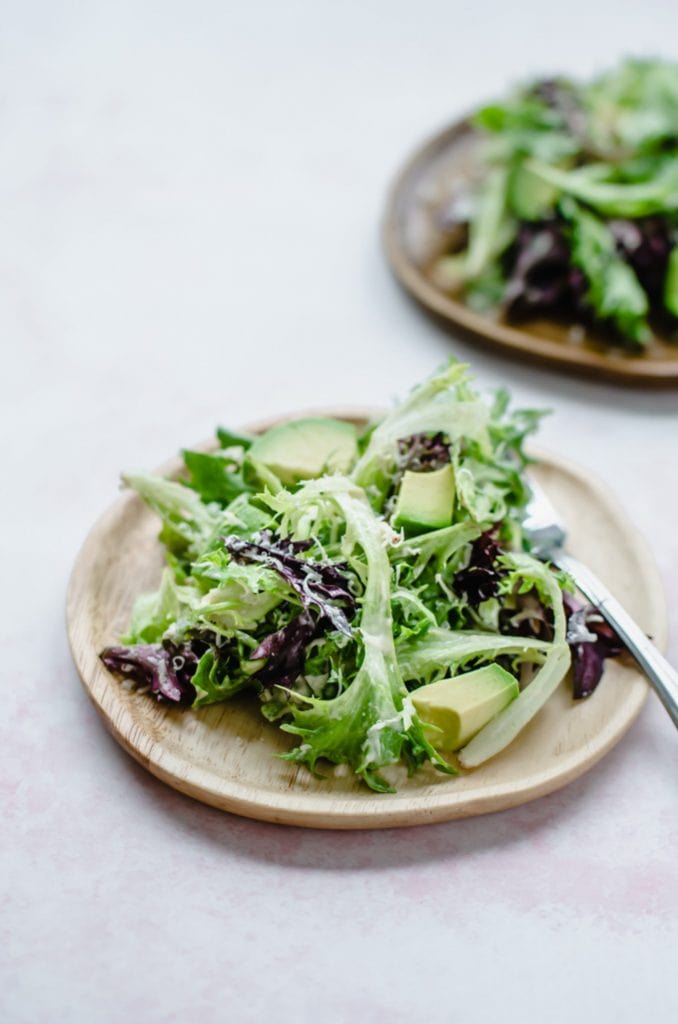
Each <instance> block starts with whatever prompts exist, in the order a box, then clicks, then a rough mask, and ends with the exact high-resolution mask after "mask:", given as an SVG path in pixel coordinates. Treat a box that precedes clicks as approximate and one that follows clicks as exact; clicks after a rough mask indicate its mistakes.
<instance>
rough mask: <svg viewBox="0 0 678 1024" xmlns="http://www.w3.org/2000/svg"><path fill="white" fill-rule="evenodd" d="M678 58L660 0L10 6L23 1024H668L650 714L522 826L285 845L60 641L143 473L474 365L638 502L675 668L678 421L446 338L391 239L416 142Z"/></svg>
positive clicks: (610, 390) (4, 862)
mask: <svg viewBox="0 0 678 1024" xmlns="http://www.w3.org/2000/svg"><path fill="white" fill-rule="evenodd" d="M677 31H678V9H677V8H676V7H675V5H671V4H669V3H668V2H664V3H660V2H659V0H648V2H647V3H644V4H640V5H639V4H631V3H626V2H620V0H616V2H614V3H612V2H608V0H605V2H600V3H597V4H592V3H590V2H588V3H585V2H583V0H571V2H570V3H568V4H565V5H561V6H560V7H558V6H557V5H556V6H554V5H551V4H536V3H532V2H530V3H524V4H519V5H514V4H504V3H500V2H499V0H494V2H489V0H479V2H477V3H475V4H462V3H454V2H449V0H448V2H446V3H432V2H427V0H423V2H421V3H416V4H415V3H406V2H400V0H397V2H396V0H390V2H366V0H362V2H360V3H358V2H353V0H345V2H343V3H341V4H339V3H336V4H333V3H331V2H316V3H314V4H311V3H284V4H283V3H280V4H277V3H274V2H273V0H271V2H269V3H263V2H260V0H258V2H250V3H243V4H235V3H232V2H231V3H224V2H220V3H217V2H214V3H187V2H186V3H181V4H180V3H173V2H170V3H168V2H164V3H161V2H157V3H137V2H135V3H131V2H130V3H128V2H120V3H116V4H104V5H101V7H100V5H99V4H96V3H87V4H78V3H66V2H64V0H59V2H56V3H46V2H45V3H36V2H31V0H22V2H20V3H19V2H14V0H8V2H6V3H5V4H4V6H3V15H2V32H1V33H0V125H1V135H2V146H1V153H2V156H1V157H0V224H1V226H2V257H1V263H0V345H1V350H2V384H3V387H2V400H1V401H0V421H1V422H0V427H1V429H0V436H1V437H2V439H3V447H2V460H3V471H2V477H3V488H2V494H3V498H2V529H1V530H0V565H1V566H2V583H1V586H0V602H1V604H2V609H1V614H0V657H1V658H2V667H3V676H4V701H3V703H4V708H3V713H2V715H1V716H0V736H1V741H0V793H1V794H2V843H1V844H0V857H1V860H0V886H1V891H2V913H1V915H0V1019H2V1021H3V1022H4V1021H6V1022H11V1024H15V1022H17V1024H18V1022H20V1024H29V1022H30V1024H43V1022H49V1024H57V1022H58V1024H62V1022H63V1024H71V1022H81V1021H82V1022H86V1024H99V1022H101V1024H117V1022H119V1021H120V1022H122V1021H124V1022H132V1024H136V1022H144V1024H170V1022H173V1024H183V1022H193V1021H200V1022H201V1024H213V1022H222V1021H224V1022H235V1024H239V1022H249V1021H253V1022H254V1021H257V1022H258V1021H264V1020H269V1019H273V1020H276V1021H281V1022H287V1021H290V1022H292V1021H294V1022H295V1024H306V1022H312V1024H317V1022H320V1021H322V1022H325V1024H344V1022H347V1024H348V1022H360V1024H381V1022H382V1021H390V1022H393V1024H400V1022H402V1024H405V1022H408V1024H410V1022H419V1021H422V1022H423V1021H426V1022H431V1024H438V1022H440V1024H446V1022H448V1021H450V1022H451V1021H456V1020H460V1021H466V1022H470V1024H474V1022H484V1021H493V1022H494V1021H498V1020H502V1019H504V1018H506V1017H507V1018H508V1020H510V1021H513V1020H516V1021H520V1022H521V1024H537V1022H539V1024H541V1022H543V1021H548V1022H549V1024H559V1022H561V1021H562V1022H565V1021H567V1022H568V1024H569V1022H572V1021H574V1022H577V1024H583V1022H588V1021H591V1022H593V1021H595V1022H596V1024H607V1022H610V1024H611V1022H615V1024H626V1022H629V1024H630V1022H632V1021H633V1022H637V1021H647V1022H648V1024H653V1022H664V1021H666V1022H668V1021H673V1020H676V1019H678V997H677V995H676V992H677V990H676V985H675V962H676V948H677V940H678V914H677V911H678V872H677V870H676V852H677V851H678V825H677V822H678V814H677V812H678V796H677V791H676V776H677V774H678V772H677V768H678V756H677V755H678V744H677V743H676V736H675V731H674V730H673V728H672V726H671V724H670V722H669V720H668V718H667V716H666V715H665V714H664V713H663V711H662V709H661V707H660V706H659V705H658V703H657V702H656V701H655V700H654V699H653V698H650V699H649V701H648V703H647V705H646V707H645V709H644V711H643V713H642V714H641V716H640V718H639V720H638V721H637V722H636V723H635V724H634V726H633V727H632V729H631V731H630V732H629V734H628V735H627V736H626V738H625V739H624V740H623V741H622V742H621V743H620V744H619V745H618V746H617V747H616V748H615V750H613V751H612V753H610V754H609V755H608V756H607V757H606V758H605V759H604V760H603V761H602V762H601V763H600V764H599V765H598V766H597V767H596V768H595V769H593V770H592V771H591V772H590V773H589V774H587V775H586V776H584V777H583V778H581V779H579V780H578V781H577V782H575V783H573V784H571V785H570V786H568V787H567V788H565V789H563V790H561V791H560V792H558V793H556V794H554V795H552V796H550V797H546V798H543V799H541V800H539V801H537V802H535V803H533V804H530V805H525V806H523V807H521V808H518V809H515V810H512V811H507V812H504V813H501V814H495V815H491V816H487V817H483V818H476V819H469V820H466V821H459V822H451V823H449V824H444V825H437V826H432V827H421V828H418V829H405V830H399V831H385V832H373V833H342V834H338V833H337V834H333V833H330V832H310V831H303V830H300V829H285V828H281V827H276V826H273V825H264V824H260V823H256V822H252V821H247V820H244V819H238V818H236V817H233V816H230V815H228V814H224V813H219V812H218V811H215V810H211V809H209V808H207V807H204V806H201V805H200V804H197V803H194V802H192V801H191V800H189V799H188V798H185V797H182V796H180V795H178V794H176V793H174V792H173V791H172V790H170V789H168V788H166V787H165V786H163V785H162V784H161V783H159V782H157V781H156V780H155V779H153V778H152V777H150V776H149V775H148V774H146V773H145V772H144V771H143V770H142V769H141V768H140V767H138V766H137V765H136V764H135V763H133V762H132V761H131V760H130V759H129V758H128V757H127V756H126V755H125V754H124V753H123V752H122V751H121V750H120V749H119V748H118V747H117V746H116V744H115V743H114V741H113V740H112V739H111V738H110V737H109V736H108V734H107V733H106V731H105V730H104V728H103V726H102V725H101V723H100V722H99V719H98V717H97V715H96V713H95V711H94V709H93V708H92V707H91V706H90V704H89V703H88V700H87V698H86V697H85V695H84V692H83V691H82V689H81V687H80V684H79V682H78V678H77V675H76V672H75V670H74V668H73V666H72V663H71V660H70V656H69V652H68V646H67V641H66V636H65V629H64V622H63V605H64V593H65V588H66V584H67V580H68V575H69V571H70V568H71V565H72V563H73V560H74V558H75V555H76V552H77V550H78V548H79V546H80V544H81V542H82V540H83V538H84V536H85V534H86V532H87V530H88V528H89V526H90V525H91V523H92V522H93V520H94V519H95V518H96V517H97V516H98V515H99V514H100V512H101V511H102V510H103V509H104V508H105V507H106V506H107V505H108V504H109V503H110V502H111V501H112V500H113V498H114V497H115V494H116V488H117V478H118V474H119V471H120V470H121V469H122V468H123V467H135V466H144V467H152V466H154V465H156V464H158V463H159V462H161V461H162V460H163V459H164V458H166V457H167V456H168V455H171V454H172V453H174V452H175V451H176V450H177V449H178V448H179V447H180V446H181V445H182V444H186V443H190V442H193V441H197V440H199V439H202V438H205V437H207V436H208V435H209V434H210V432H211V430H212V427H213V425H214V424H215V423H216V422H225V423H229V424H234V425H236V424H241V423H245V422H247V421H252V420H256V419H257V418H261V417H263V416H267V415H269V414H270V415H273V414H277V413H283V412H286V411H291V410H295V409H299V408H303V407H308V406H316V407H318V406H322V405H330V404H332V405H339V404H340V405H346V404H350V405H359V406H364V405H384V404H386V403H387V402H388V401H389V400H390V399H391V398H392V397H393V396H396V395H398V394H401V393H402V392H403V391H404V390H406V389H407V388H408V386H409V385H410V384H411V383H412V382H413V381H414V380H416V379H418V378H420V377H422V376H423V375H425V374H426V373H428V372H429V371H431V370H432V369H433V368H434V367H435V366H437V365H438V364H439V363H441V362H442V361H443V360H444V359H445V358H446V357H447V356H448V355H449V354H450V353H451V352H454V353H456V354H457V355H458V356H460V357H462V358H463V359H464V360H469V361H470V362H471V363H472V365H473V368H474V370H475V373H476V377H477V381H478V383H479V385H480V386H481V387H482V388H483V389H485V388H487V389H491V388H493V387H496V386H497V385H498V384H500V383H502V384H507V385H508V386H509V387H510V388H511V389H512V391H513V393H514V395H515V398H516V400H517V401H518V402H520V403H521V404H529V405H537V406H539V407H549V408H551V409H552V410H553V414H552V415H551V416H550V417H548V418H547V419H546V420H545V421H544V424H543V428H542V430H541V432H540V438H539V440H540V444H541V445H542V446H543V447H546V448H550V449H551V450H553V451H554V452H556V453H558V454H560V455H564V456H567V457H570V458H572V459H574V460H576V461H578V462H579V463H580V464H581V465H583V466H584V467H586V468H587V469H588V470H590V471H592V472H594V473H595V474H596V475H597V476H598V477H599V478H600V479H601V480H603V481H604V482H605V483H606V484H607V485H608V486H609V488H610V490H611V492H613V493H614V494H615V495H616V496H617V497H618V498H619V499H620V500H621V501H622V503H623V505H624V507H625V508H626V511H627V513H628V515H629V516H630V518H631V519H632V520H633V521H634V522H635V523H636V525H637V526H638V528H639V529H640V530H641V532H642V533H643V534H644V535H645V537H646V539H647V540H648V542H649V544H650V546H651V549H652V551H653V554H654V557H655V559H656V562H657V565H658V567H659V570H660V573H661V576H662V579H663V583H664V587H665V591H666V596H667V599H668V611H669V627H670V646H669V651H670V655H671V657H672V659H673V661H674V663H678V613H677V612H676V608H677V607H678V582H677V576H676V569H677V566H678V530H677V529H676V505H677V503H678V469H677V463H676V435H677V427H678V392H675V393H673V394H671V393H647V392H646V393H642V392H639V391H631V390H624V389H621V388H617V387H612V386H609V387H606V386H604V385H602V384H593V383H585V382H582V381H578V380H577V379H575V378H571V377H564V376H561V375H559V374H557V373H555V372H551V371H548V370H539V369H535V368H531V367H528V366H520V365H517V364H516V363H515V362H511V361H510V360H508V359H506V358H502V357H500V356H495V355H493V354H491V353H489V352H488V351H486V350H483V349H481V348H478V347H475V346H474V345H472V344H471V343H469V342H462V341H460V340H457V339H454V338H453V339H450V337H449V336H448V335H446V334H444V333H443V332H441V331H440V329H438V328H437V327H436V326H435V325H433V324H432V323H431V322H430V321H428V320H427V319H425V318H424V317H423V316H422V315H421V314H420V313H419V312H418V310H417V309H416V308H415V307H414V306H413V305H412V304H411V303H410V302H409V301H408V300H407V299H406V298H405V297H404V296H403V295H402V294H401V292H400V291H399V290H398V288H397V286H396V284H395V283H394V282H393V280H392V278H391V276H390V275H389V273H388V271H387V269H386V267H385V265H384V260H383V257H382V254H381V251H380V247H379V240H378V226H379V218H380V213H381V210H382V207H383V201H384V195H385V189H386V187H387V185H388V182H389V180H390V179H391V177H392V175H393V174H394V172H395V170H396V169H397V167H398V165H399V164H400V162H401V161H402V160H403V159H404V158H405V156H406V155H407V153H408V151H409V150H411V149H412V148H413V147H414V146H415V145H416V144H417V143H418V142H419V141H420V140H421V139H422V138H424V137H425V136H426V135H427V134H430V133H432V132H433V131H435V130H436V129H437V128H438V127H440V126H441V125H443V124H445V123H446V122H447V121H449V120H450V119H451V118H452V117H453V116H455V115H457V114H460V113H463V112H465V111H466V110H467V109H468V108H469V107H471V106H472V105H473V104H474V103H475V102H477V101H478V100H479V99H482V98H486V97H491V96H492V95H493V94H495V93H496V92H498V91H500V90H501V89H502V88H504V87H505V85H506V84H507V82H509V81H510V80H512V79H515V78H517V77H518V78H519V77H520V76H524V75H526V74H532V73H538V72H540V71H542V72H548V71H552V70H554V69H564V70H567V71H571V72H573V73H582V74H588V73H589V72H591V71H592V70H594V69H595V68H599V67H602V66H604V65H605V64H607V63H610V62H611V61H613V60H614V59H616V58H617V57H618V56H620V55H622V54H624V53H628V52H635V53H662V52H663V53H666V54H667V55H671V52H672V48H673V47H674V46H675V39H676V33H677ZM674 55H675V53H674ZM376 799H379V798H376Z"/></svg>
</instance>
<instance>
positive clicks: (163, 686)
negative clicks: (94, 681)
mask: <svg viewBox="0 0 678 1024" xmlns="http://www.w3.org/2000/svg"><path fill="white" fill-rule="evenodd" d="M196 647H197V648H198V649H196ZM203 650H204V646H202V645H195V644H191V643H185V644H180V645H176V644H173V643H171V642H170V641H168V640H166V641H165V642H164V643H162V644H160V643H157V644H132V645H130V646H117V647H106V648H105V649H104V650H103V651H102V652H101V655H100V657H101V660H102V661H103V663H104V665H105V666H106V668H108V669H110V670H111V672H117V673H118V674H120V675H122V676H123V677H125V678H127V679H131V680H133V681H134V682H135V683H138V684H139V685H141V686H147V687H148V688H149V690H150V691H151V693H153V694H154V695H155V696H156V697H157V698H158V700H164V701H167V702H168V703H170V704H181V705H189V704H192V703H193V701H194V699H195V692H196V691H195V687H194V685H193V683H192V679H193V676H194V675H195V671H196V669H197V667H198V662H199V660H200V654H201V653H202V651H203Z"/></svg>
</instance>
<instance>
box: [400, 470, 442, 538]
mask: <svg viewBox="0 0 678 1024" xmlns="http://www.w3.org/2000/svg"><path fill="white" fill-rule="evenodd" d="M454 495H455V487H454V470H453V469H452V466H451V465H450V464H449V463H448V465H446V466H442V467H441V468H440V469H434V470H433V471H432V472H429V473H415V472H413V471H412V470H409V469H408V470H406V472H405V475H404V476H403V479H402V481H401V484H400V491H399V493H398V499H397V501H396V505H395V509H394V512H393V525H394V526H396V527H400V526H402V527H404V528H405V529H406V530H409V531H410V532H412V533H414V532H419V533H421V532H422V531H423V530H439V529H441V528H442V527H444V526H449V525H450V524H451V522H452V511H453V509H454Z"/></svg>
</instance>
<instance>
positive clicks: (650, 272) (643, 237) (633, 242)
mask: <svg viewBox="0 0 678 1024" xmlns="http://www.w3.org/2000/svg"><path fill="white" fill-rule="evenodd" d="M609 227H610V231H611V232H612V234H613V236H614V239H615V241H616V243H617V249H618V250H619V252H620V254H621V255H622V256H623V257H624V258H625V259H626V261H627V263H629V264H630V265H631V267H632V268H633V270H634V271H635V274H636V277H637V278H638V280H639V281H640V283H641V284H642V286H643V288H644V289H645V291H646V292H647V293H648V295H649V296H650V297H651V298H652V299H655V300H659V301H660V302H661V298H662V294H663V291H664V282H665V281H666V271H667V268H668V263H669V256H670V255H671V249H672V248H673V240H672V235H671V229H670V227H669V224H668V222H667V220H666V219H665V218H664V217H642V218H638V219H637V220H624V219H616V220H611V221H610V224H609Z"/></svg>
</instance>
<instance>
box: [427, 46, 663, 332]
mask: <svg viewBox="0 0 678 1024" xmlns="http://www.w3.org/2000/svg"><path fill="white" fill-rule="evenodd" d="M472 123H473V125H474V126H475V127H476V129H477V130H478V131H479V132H480V134H481V136H482V137H483V140H484V141H483V144H482V150H481V167H480V174H479V176H478V179H477V180H476V181H474V182H470V183H465V184H464V185H463V187H462V188H461V190H460V191H459V192H458V193H456V194H455V195H454V196H453V197H452V201H451V204H450V207H449V210H448V214H447V216H446V225H445V228H446V231H447V232H449V236H448V240H449V244H448V246H447V250H446V252H444V253H443V255H442V256H441V257H440V258H439V259H437V261H436V264H435V266H434V268H433V275H434V278H435V280H436V282H437V283H438V285H439V286H440V287H442V288H443V289H444V290H446V291H452V292H455V293H457V294H461V295H462V297H463V299H464V301H465V303H466V304H467V305H468V306H470V307H471V308H473V309H475V310H476V311H478V312H485V311H490V310H494V311H497V310H499V311H501V312H502V313H503V315H504V316H505V317H506V318H507V319H508V320H511V321H520V320H527V319H530V318H532V317H541V318H543V317H551V318H554V319H561V320H565V321H567V322H568V323H570V324H572V325H573V326H574V327H575V330H577V329H578V330H579V331H580V332H582V331H583V329H584V328H585V327H586V326H591V325H592V326H595V327H596V328H597V329H598V332H599V334H601V335H602V336H604V337H606V338H607V341H608V342H609V343H610V344H621V345H624V346H626V347H627V348H628V349H629V350H631V351H635V352H642V351H643V349H644V348H645V347H646V346H647V344H648V342H649V340H650V339H651V337H652V333H653V329H654V330H660V331H661V332H662V334H663V335H665V336H668V338H669V339H671V338H673V340H678V64H676V63H670V62H667V61H660V60H627V61H625V62H623V63H621V64H620V65H619V66H617V67H615V68H613V69H612V70H611V71H608V72H607V73H606V74H603V75H601V76H600V77H598V78H596V79H594V80H593V81H591V82H589V83H577V82H573V81H570V80H568V79H565V78H556V79H546V80H542V81H537V82H535V83H533V84H531V85H528V86H527V87H524V88H521V89H519V90H518V91H516V92H514V93H513V94H511V95H510V96H508V97H507V99H506V100H505V101H503V102H500V103H493V104H491V105H489V106H486V107H484V108H483V109H481V110H480V111H478V113H477V114H476V115H475V117H474V118H473V119H472Z"/></svg>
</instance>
